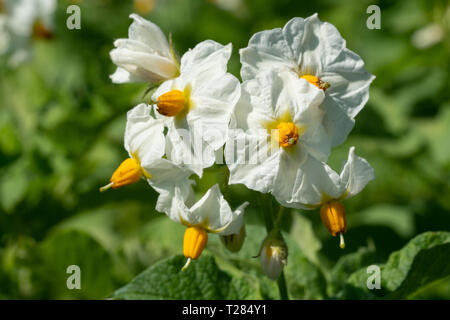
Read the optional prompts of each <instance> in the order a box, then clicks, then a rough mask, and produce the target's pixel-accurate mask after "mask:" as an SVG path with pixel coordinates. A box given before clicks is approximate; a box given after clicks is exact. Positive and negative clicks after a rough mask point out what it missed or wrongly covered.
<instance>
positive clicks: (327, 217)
mask: <svg viewBox="0 0 450 320" xmlns="http://www.w3.org/2000/svg"><path fill="white" fill-rule="evenodd" d="M320 218H321V219H322V222H323V224H324V225H325V227H327V229H328V231H329V232H330V233H331V235H332V236H333V237H334V236H336V235H337V234H339V235H340V238H341V242H340V247H341V248H342V249H343V248H345V243H344V236H343V234H344V233H345V232H346V231H347V221H346V219H345V209H344V206H343V205H342V203H340V202H339V201H337V200H332V201H330V202H327V203H325V204H324V205H323V206H322V208H321V209H320Z"/></svg>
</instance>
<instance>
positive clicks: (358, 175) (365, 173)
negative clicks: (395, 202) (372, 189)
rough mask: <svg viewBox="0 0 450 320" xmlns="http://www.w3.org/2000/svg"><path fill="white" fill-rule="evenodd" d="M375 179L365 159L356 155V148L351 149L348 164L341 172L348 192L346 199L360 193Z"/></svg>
mask: <svg viewBox="0 0 450 320" xmlns="http://www.w3.org/2000/svg"><path fill="white" fill-rule="evenodd" d="M373 179H375V175H374V170H373V168H372V167H371V166H370V164H369V163H368V162H367V161H366V160H365V159H363V158H361V157H358V156H357V155H355V147H351V148H350V150H349V152H348V159H347V162H346V163H345V165H344V167H343V169H342V171H341V180H342V182H343V184H345V186H346V190H347V192H348V193H347V196H346V198H350V197H353V196H354V195H356V194H358V193H360V192H361V191H362V189H364V187H365V186H366V185H367V183H369V181H371V180H373Z"/></svg>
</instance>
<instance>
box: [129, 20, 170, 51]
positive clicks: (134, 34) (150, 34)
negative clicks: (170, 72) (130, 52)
mask: <svg viewBox="0 0 450 320" xmlns="http://www.w3.org/2000/svg"><path fill="white" fill-rule="evenodd" d="M130 18H132V19H133V20H134V21H133V23H132V24H131V26H130V28H129V29H128V37H129V38H130V39H133V40H137V41H140V42H143V43H145V44H147V45H148V46H149V47H151V48H153V49H154V50H155V51H157V52H159V54H161V55H163V56H166V57H171V55H172V54H171V52H170V47H169V42H168V41H167V38H166V36H165V35H164V33H163V32H162V31H161V29H160V28H159V27H158V26H157V25H156V24H154V23H152V22H150V21H148V20H146V19H144V18H142V17H140V16H139V15H137V14H135V13H133V14H131V15H130Z"/></svg>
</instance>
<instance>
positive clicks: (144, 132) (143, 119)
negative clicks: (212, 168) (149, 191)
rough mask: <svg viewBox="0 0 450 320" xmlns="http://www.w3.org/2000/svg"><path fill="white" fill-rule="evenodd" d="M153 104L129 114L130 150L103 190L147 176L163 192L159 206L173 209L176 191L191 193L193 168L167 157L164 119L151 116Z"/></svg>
mask: <svg viewBox="0 0 450 320" xmlns="http://www.w3.org/2000/svg"><path fill="white" fill-rule="evenodd" d="M150 111H151V106H149V105H146V104H140V105H138V106H136V107H134V108H133V109H131V110H130V111H128V114H127V125H126V129H125V139H124V140H125V141H124V145H125V149H126V150H127V152H128V154H129V156H130V157H129V158H128V159H126V160H125V161H124V162H122V164H121V165H120V166H119V168H118V169H117V170H116V171H115V172H114V174H113V176H112V177H111V182H110V183H109V184H108V185H106V186H105V187H103V188H101V189H100V190H101V191H104V190H107V189H109V188H113V189H115V188H119V187H122V186H125V185H128V184H131V183H135V182H137V181H139V180H140V179H141V178H145V179H146V180H147V182H148V183H149V184H150V186H152V187H153V188H154V189H155V190H156V191H157V192H158V193H159V194H160V195H159V197H158V201H157V204H156V210H158V211H160V212H165V213H169V212H170V210H171V205H172V197H173V195H174V194H175V193H177V194H178V196H179V197H180V199H183V200H184V201H185V200H186V199H188V197H189V196H190V195H191V192H192V188H191V185H192V184H193V181H192V180H189V176H190V175H191V174H192V171H190V170H188V169H186V168H183V167H180V166H177V165H175V164H173V163H172V162H170V161H169V160H167V159H164V158H163V156H164V150H165V137H164V134H163V130H164V125H163V123H162V121H161V120H157V119H154V118H152V117H151V116H150Z"/></svg>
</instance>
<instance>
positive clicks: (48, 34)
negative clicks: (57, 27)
mask: <svg viewBox="0 0 450 320" xmlns="http://www.w3.org/2000/svg"><path fill="white" fill-rule="evenodd" d="M32 35H33V37H35V38H38V39H51V38H53V32H52V31H51V30H50V29H49V28H47V27H46V26H45V25H44V23H42V22H41V21H39V20H38V21H36V22H35V23H34V25H33V33H32Z"/></svg>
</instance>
